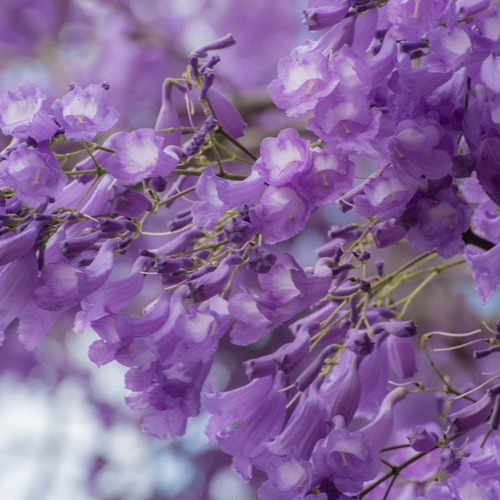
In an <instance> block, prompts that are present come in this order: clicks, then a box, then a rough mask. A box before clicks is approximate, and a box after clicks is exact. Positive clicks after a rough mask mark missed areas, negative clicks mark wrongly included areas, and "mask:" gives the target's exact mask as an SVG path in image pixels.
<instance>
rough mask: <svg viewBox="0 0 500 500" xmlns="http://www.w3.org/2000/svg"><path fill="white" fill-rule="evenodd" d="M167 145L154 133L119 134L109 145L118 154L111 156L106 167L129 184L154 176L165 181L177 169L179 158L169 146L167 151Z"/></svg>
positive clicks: (140, 131) (105, 163) (149, 131)
mask: <svg viewBox="0 0 500 500" xmlns="http://www.w3.org/2000/svg"><path fill="white" fill-rule="evenodd" d="M164 145H165V140H164V138H163V137H162V136H160V135H158V134H157V133H156V132H155V131H154V130H152V129H147V128H141V129H138V130H135V131H134V132H130V133H127V132H119V133H117V134H115V135H114V136H113V137H112V139H111V140H110V143H109V147H110V148H111V149H113V150H114V151H115V154H114V155H112V156H109V155H108V156H107V159H106V161H105V162H104V163H103V166H104V167H105V168H106V170H107V171H108V172H109V173H110V174H111V175H113V176H114V177H116V178H117V179H121V180H123V181H125V182H126V183H127V184H136V183H138V182H140V181H142V180H144V179H147V178H150V177H155V176H162V177H165V176H167V175H170V173H171V172H172V170H173V169H174V168H175V167H176V166H177V164H178V163H179V158H178V156H177V155H176V154H175V153H174V152H173V151H171V150H170V149H169V148H168V146H167V148H165V149H164Z"/></svg>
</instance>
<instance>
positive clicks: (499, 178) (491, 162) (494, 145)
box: [476, 136, 500, 205]
mask: <svg viewBox="0 0 500 500" xmlns="http://www.w3.org/2000/svg"><path fill="white" fill-rule="evenodd" d="M499 158H500V137H497V136H494V137H489V138H487V139H485V140H484V141H483V142H482V144H481V155H480V157H479V160H478V162H477V165H476V173H477V178H478V180H479V182H480V183H481V186H482V187H483V189H484V191H485V193H486V194H487V195H488V196H489V197H490V198H491V199H492V200H493V201H494V202H495V203H496V204H497V205H498V204H499V203H500V187H499V186H500V160H499Z"/></svg>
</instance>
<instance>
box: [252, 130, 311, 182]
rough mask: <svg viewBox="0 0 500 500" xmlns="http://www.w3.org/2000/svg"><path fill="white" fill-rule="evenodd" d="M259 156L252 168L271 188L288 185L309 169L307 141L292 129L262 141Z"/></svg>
mask: <svg viewBox="0 0 500 500" xmlns="http://www.w3.org/2000/svg"><path fill="white" fill-rule="evenodd" d="M260 154H261V157H260V158H259V159H258V160H257V162H256V163H255V166H254V168H255V170H257V172H259V174H260V176H261V177H262V178H263V179H264V181H266V182H268V183H269V184H270V185H272V186H283V185H286V184H289V183H290V182H291V181H292V179H293V178H294V177H295V176H296V175H297V174H300V173H305V172H308V171H309V170H310V169H311V162H310V152H309V141H305V140H303V139H301V138H300V136H299V133H298V132H297V131H296V130H295V129H292V128H287V129H285V130H282V131H281V132H280V133H279V134H278V137H277V138H276V139H274V138H270V137H269V138H267V139H264V140H263V141H262V144H261V147H260Z"/></svg>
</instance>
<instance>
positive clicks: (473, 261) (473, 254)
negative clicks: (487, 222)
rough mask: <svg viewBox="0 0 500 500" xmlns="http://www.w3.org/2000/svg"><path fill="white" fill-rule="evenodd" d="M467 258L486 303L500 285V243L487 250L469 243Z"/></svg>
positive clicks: (480, 294) (466, 251)
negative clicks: (484, 250)
mask: <svg viewBox="0 0 500 500" xmlns="http://www.w3.org/2000/svg"><path fill="white" fill-rule="evenodd" d="M465 260H466V261H467V263H468V264H469V266H470V267H471V269H472V276H473V277H474V281H475V282H476V288H477V291H478V293H479V296H480V297H481V301H482V302H483V304H484V303H486V302H488V301H489V300H490V299H491V297H492V296H493V294H494V293H495V290H496V289H497V287H498V286H499V285H500V245H495V246H494V247H493V248H492V249H491V250H488V251H487V252H483V251H481V250H479V249H477V248H475V247H473V246H472V245H467V247H466V249H465Z"/></svg>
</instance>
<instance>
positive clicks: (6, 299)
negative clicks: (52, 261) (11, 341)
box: [0, 251, 37, 342]
mask: <svg viewBox="0 0 500 500" xmlns="http://www.w3.org/2000/svg"><path fill="white" fill-rule="evenodd" d="M36 280H37V262H36V258H35V254H34V251H31V252H29V253H27V254H26V255H25V256H24V257H22V258H20V259H17V260H15V261H13V262H10V263H9V264H7V265H5V266H2V267H1V268H0V288H1V290H3V291H4V292H3V293H2V294H0V342H1V341H2V340H3V334H4V331H5V329H6V328H7V327H8V326H9V325H10V323H11V322H12V321H14V319H16V318H17V317H18V316H19V315H20V314H21V313H22V311H23V309H24V307H25V306H26V304H27V303H28V301H29V299H30V296H31V294H32V292H33V290H34V289H35V287H36ZM6 290H8V293H5V291H6Z"/></svg>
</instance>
